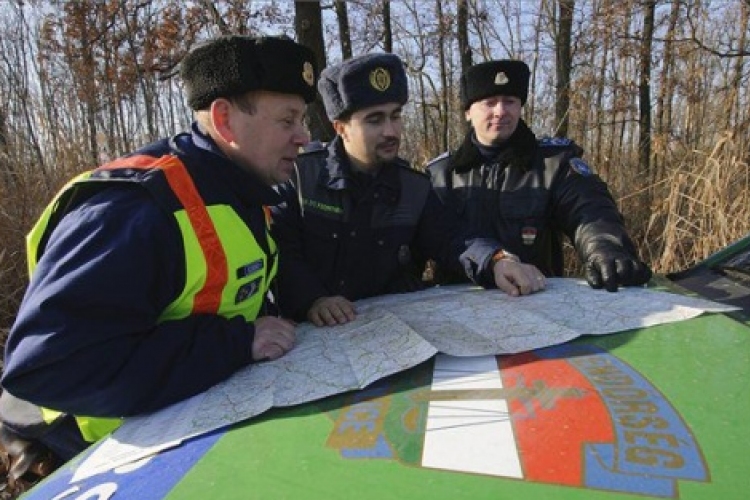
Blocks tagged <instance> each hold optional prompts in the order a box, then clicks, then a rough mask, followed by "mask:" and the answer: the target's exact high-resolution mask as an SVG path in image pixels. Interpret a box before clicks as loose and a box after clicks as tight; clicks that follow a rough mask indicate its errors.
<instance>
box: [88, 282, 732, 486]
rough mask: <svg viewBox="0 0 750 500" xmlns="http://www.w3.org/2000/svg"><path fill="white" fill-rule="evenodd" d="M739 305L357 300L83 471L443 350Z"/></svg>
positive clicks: (409, 297)
mask: <svg viewBox="0 0 750 500" xmlns="http://www.w3.org/2000/svg"><path fill="white" fill-rule="evenodd" d="M734 309H736V308H733V307H730V306H724V305H722V304H717V303H714V302H710V301H706V300H702V299H696V298H691V297H687V296H683V295H677V294H672V293H668V292H660V291H656V290H652V289H646V288H624V289H621V290H620V291H619V292H617V293H609V292H606V291H603V290H593V289H591V288H590V287H589V286H588V285H587V284H586V283H585V282H584V281H579V280H574V279H564V278H553V279H548V280H547V289H546V290H545V291H544V292H541V293H537V294H533V295H528V296H523V297H510V296H508V295H506V294H504V293H503V292H500V291H498V290H484V289H482V288H479V287H474V286H470V285H457V286H448V287H439V288H433V289H428V290H425V291H422V292H415V293H409V294H399V295H387V296H383V297H376V298H372V299H366V300H362V301H359V302H358V303H357V311H358V317H357V319H356V321H354V322H352V323H349V324H346V325H341V326H336V327H323V328H316V327H314V326H313V325H311V324H309V323H303V324H301V325H299V326H298V327H297V330H296V333H297V345H296V346H295V347H294V349H292V351H290V352H289V353H288V354H287V355H286V356H284V357H282V358H280V359H278V360H275V361H268V362H264V363H259V364H254V365H251V366H249V367H247V368H245V369H243V370H240V371H238V372H237V373H235V374H234V375H233V376H232V377H231V378H229V379H228V380H226V381H224V382H222V383H220V384H218V385H216V386H214V387H212V388H211V389H209V390H208V391H206V392H204V393H202V394H198V395H197V396H194V397H192V398H190V399H188V400H186V401H183V402H180V403H177V404H175V405H172V406H170V407H168V408H165V409H163V410H160V411H158V412H155V413H152V414H149V415H143V416H138V417H132V418H129V419H126V420H125V422H124V423H123V425H122V426H121V427H120V428H119V429H117V430H116V431H115V432H114V433H113V434H112V436H111V437H109V438H106V439H105V440H104V441H103V442H102V443H100V445H98V447H97V449H96V450H94V452H93V453H91V454H90V455H89V456H88V457H87V458H86V459H85V460H84V461H83V462H82V463H81V464H80V465H79V466H78V468H77V472H76V479H82V478H84V477H88V476H91V475H94V474H97V473H99V472H103V471H106V470H109V469H112V468H115V467H118V466H121V465H124V464H127V463H130V462H134V461H136V460H139V459H141V458H144V457H147V456H149V455H151V454H153V453H156V452H158V451H160V450H163V449H166V448H169V447H172V446H176V445H178V444H179V443H180V442H181V441H182V440H184V439H187V438H190V437H194V436H197V435H200V434H204V433H207V432H210V431H212V430H214V429H218V428H220V427H224V426H227V425H230V424H233V423H236V422H240V421H242V420H246V419H248V418H251V417H254V416H257V415H259V414H261V413H263V412H265V411H267V410H269V409H270V408H273V407H276V406H291V405H297V404H301V403H305V402H309V401H314V400H317V399H320V398H324V397H326V396H331V395H334V394H339V393H342V392H346V391H350V390H354V389H361V388H364V387H366V386H368V385H369V384H371V383H372V382H375V381H376V380H378V379H380V378H383V377H386V376H388V375H391V374H393V373H396V372H399V371H402V370H405V369H407V368H410V367H412V366H415V365H417V364H419V363H421V362H423V361H425V360H427V359H429V358H430V357H432V356H434V355H435V354H436V353H438V352H442V353H445V354H449V355H453V356H482V355H497V354H513V353H518V352H523V351H529V350H532V349H537V348H541V347H547V346H550V345H555V344H560V343H563V342H567V341H569V340H572V339H574V338H576V337H580V336H581V335H602V334H609V333H615V332H620V331H625V330H631V329H634V328H641V327H647V326H652V325H657V324H660V323H668V322H674V321H681V320H685V319H689V318H692V317H695V316H698V315H699V314H701V313H703V312H726V311H731V310H734Z"/></svg>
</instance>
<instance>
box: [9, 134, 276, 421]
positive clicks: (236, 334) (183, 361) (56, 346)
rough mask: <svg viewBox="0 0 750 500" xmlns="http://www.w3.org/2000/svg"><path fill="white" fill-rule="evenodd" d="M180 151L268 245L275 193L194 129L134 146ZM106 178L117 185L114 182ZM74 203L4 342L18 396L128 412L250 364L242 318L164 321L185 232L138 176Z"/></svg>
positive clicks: (74, 409)
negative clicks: (267, 214) (267, 210)
mask: <svg viewBox="0 0 750 500" xmlns="http://www.w3.org/2000/svg"><path fill="white" fill-rule="evenodd" d="M170 152H173V153H178V154H179V155H180V158H181V159H182V161H183V163H185V164H186V166H187V168H188V171H189V172H190V174H191V176H192V177H193V180H194V182H195V184H196V186H197V188H198V190H199V192H200V193H201V195H202V196H203V198H204V200H205V201H206V202H207V203H211V200H222V201H223V202H224V203H226V204H231V205H232V206H233V207H234V208H235V209H236V211H237V213H238V214H240V215H241V217H242V218H243V219H244V220H245V221H246V222H247V224H248V226H249V227H250V228H251V229H252V230H253V232H254V234H256V239H257V240H258V241H259V242H265V237H264V236H263V237H261V236H260V235H263V234H265V219H264V213H263V208H262V205H272V204H275V203H278V200H279V198H278V194H277V193H276V192H275V191H274V190H273V189H271V188H270V187H268V186H265V185H264V184H262V183H261V182H260V180H258V179H256V178H254V177H253V176H252V175H251V174H249V173H247V172H245V171H243V170H241V169H240V168H239V167H238V166H237V165H236V164H234V163H232V162H231V161H229V160H228V159H227V158H226V157H225V156H224V155H223V154H222V153H221V152H220V151H219V150H218V148H217V147H216V145H215V144H214V143H213V142H212V141H211V140H210V139H209V138H208V137H206V136H204V135H202V134H200V133H199V132H198V131H197V128H196V127H195V126H194V127H193V133H192V134H181V135H178V136H176V137H174V138H173V139H171V140H162V141H159V142H156V143H154V144H152V145H149V146H147V147H145V148H144V149H142V150H140V151H138V152H137V153H136V154H138V153H140V154H147V155H151V156H160V155H162V154H166V153H170ZM107 184H110V183H107ZM111 184H113V185H107V186H105V187H103V188H102V189H99V190H96V191H95V192H93V194H91V196H90V197H88V198H86V199H84V200H80V201H79V203H78V204H77V205H76V206H74V207H70V209H69V210H68V212H67V214H66V215H65V216H64V217H62V219H61V220H60V221H59V224H58V225H57V226H56V228H55V229H54V231H52V232H51V235H50V238H49V240H48V242H47V244H46V248H45V251H44V253H43V255H42V257H41V259H40V260H39V263H38V265H37V267H36V269H35V272H34V273H33V276H32V277H31V282H30V284H29V287H28V289H27V291H26V294H25V296H24V299H23V302H22V304H21V307H20V310H19V312H18V315H17V318H16V321H15V324H14V325H13V327H12V329H11V331H10V336H9V337H8V342H7V346H6V357H5V368H4V374H3V378H2V385H3V387H4V388H5V389H7V390H8V391H9V392H10V393H11V394H13V395H15V396H17V397H19V398H21V399H25V400H28V401H30V402H33V403H35V404H38V405H40V406H46V407H50V408H55V409H57V410H62V411H65V412H68V413H72V414H76V415H88V416H105V417H107V416H109V417H120V416H129V415H134V414H138V413H142V412H148V411H152V410H156V409H159V408H161V407H164V406H167V405H169V404H171V403H174V402H176V401H180V400H182V399H185V398H187V397H189V396H192V395H194V394H197V393H199V392H202V391H204V390H205V389H208V388H209V387H211V386H212V385H214V384H216V383H217V382H219V381H221V380H223V379H225V378H227V377H228V376H229V375H231V374H232V373H233V372H234V371H236V370H237V369H238V368H240V367H242V366H245V365H247V364H248V363H250V362H251V360H252V351H251V346H252V341H253V336H254V327H253V325H252V324H248V323H247V322H245V321H244V319H243V318H242V317H237V318H234V319H226V318H223V317H220V316H217V315H210V314H201V315H193V316H190V317H187V318H185V319H182V320H176V321H167V322H163V323H161V324H157V319H158V318H159V316H160V314H161V313H162V311H163V310H164V309H165V308H166V307H167V306H168V305H169V304H170V303H171V302H172V301H174V300H175V298H176V297H177V296H178V295H179V293H180V292H181V291H182V289H183V287H184V282H185V272H184V268H185V262H184V250H183V249H182V240H181V234H180V231H179V229H178V227H177V224H176V222H175V220H174V217H173V216H172V215H171V213H169V212H168V211H166V210H164V209H163V208H162V207H161V206H160V204H159V203H158V202H157V201H156V200H155V198H154V197H152V196H151V195H150V194H149V193H148V192H147V190H146V189H144V188H143V187H141V186H139V185H136V184H134V183H132V185H131V183H111Z"/></svg>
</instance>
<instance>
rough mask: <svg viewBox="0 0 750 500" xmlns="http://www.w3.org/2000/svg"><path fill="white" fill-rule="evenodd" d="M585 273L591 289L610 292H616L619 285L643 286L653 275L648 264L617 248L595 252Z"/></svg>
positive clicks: (589, 258) (590, 257)
mask: <svg viewBox="0 0 750 500" xmlns="http://www.w3.org/2000/svg"><path fill="white" fill-rule="evenodd" d="M584 272H585V273H586V281H588V282H589V285H591V288H597V289H599V288H606V289H607V291H608V292H616V291H617V287H618V286H619V285H622V286H635V285H643V284H644V283H648V281H649V280H650V279H651V275H652V273H651V269H649V268H648V266H647V265H646V264H644V263H643V262H641V261H640V260H638V259H637V258H636V257H634V256H632V255H630V254H628V253H627V252H626V251H625V250H623V249H622V248H617V247H605V248H601V249H597V250H594V251H593V252H592V253H591V254H589V256H588V259H587V260H586V268H585V271H584Z"/></svg>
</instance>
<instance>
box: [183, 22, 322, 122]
mask: <svg viewBox="0 0 750 500" xmlns="http://www.w3.org/2000/svg"><path fill="white" fill-rule="evenodd" d="M180 76H181V77H182V79H183V81H184V82H185V92H186V95H187V100H188V104H189V105H190V107H191V108H192V109H194V110H199V109H205V108H207V107H208V106H210V105H211V103H212V102H213V101H214V100H215V99H217V98H219V97H225V98H227V97H234V96H238V95H242V94H244V93H246V92H250V91H252V90H267V91H271V92H279V93H281V94H296V95H299V96H300V97H302V98H303V99H304V100H305V102H307V103H310V102H312V101H314V100H315V96H316V94H315V80H316V77H317V68H316V66H315V56H314V54H313V52H312V51H311V50H310V49H308V48H307V47H305V46H304V45H301V44H299V43H297V42H295V41H294V40H292V39H291V38H289V37H286V36H264V37H249V36H240V35H228V36H222V37H219V38H215V39H213V40H210V41H208V42H206V43H203V44H201V45H199V46H197V47H195V48H194V49H193V50H191V51H190V53H188V54H187V55H186V56H185V58H184V59H183V60H182V63H181V65H180Z"/></svg>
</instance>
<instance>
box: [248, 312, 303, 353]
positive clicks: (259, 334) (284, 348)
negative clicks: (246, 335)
mask: <svg viewBox="0 0 750 500" xmlns="http://www.w3.org/2000/svg"><path fill="white" fill-rule="evenodd" d="M295 340H296V336H295V334H294V323H292V322H291V321H289V320H286V319H282V318H277V317H274V316H263V317H260V318H258V319H256V320H255V338H253V359H254V360H255V361H261V360H264V359H270V360H273V359H278V358H280V357H281V356H283V355H284V354H286V353H287V352H289V351H291V350H292V347H294V342H295Z"/></svg>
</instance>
